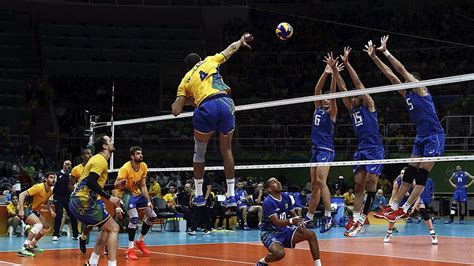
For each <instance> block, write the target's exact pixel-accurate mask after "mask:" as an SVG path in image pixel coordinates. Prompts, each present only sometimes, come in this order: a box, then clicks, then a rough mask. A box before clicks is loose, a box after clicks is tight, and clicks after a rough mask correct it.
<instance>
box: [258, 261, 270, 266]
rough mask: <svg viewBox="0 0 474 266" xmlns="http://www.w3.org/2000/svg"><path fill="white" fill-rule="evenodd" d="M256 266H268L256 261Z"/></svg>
mask: <svg viewBox="0 0 474 266" xmlns="http://www.w3.org/2000/svg"><path fill="white" fill-rule="evenodd" d="M257 266H268V264H267V263H263V262H261V261H258V262H257Z"/></svg>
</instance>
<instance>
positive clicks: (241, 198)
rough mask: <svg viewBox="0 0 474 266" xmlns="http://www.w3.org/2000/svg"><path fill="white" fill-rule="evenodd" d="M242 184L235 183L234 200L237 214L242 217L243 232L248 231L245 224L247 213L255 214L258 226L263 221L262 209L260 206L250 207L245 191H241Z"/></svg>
mask: <svg viewBox="0 0 474 266" xmlns="http://www.w3.org/2000/svg"><path fill="white" fill-rule="evenodd" d="M243 186H244V183H243V182H242V181H239V182H238V183H237V189H236V190H235V198H236V199H237V213H238V214H240V215H241V217H242V222H243V225H242V228H243V229H244V230H249V229H250V228H249V226H248V223H247V214H248V213H255V212H256V213H257V217H258V224H260V223H262V219H263V208H262V206H260V205H252V204H251V202H250V200H249V196H248V195H247V191H245V190H244V189H243Z"/></svg>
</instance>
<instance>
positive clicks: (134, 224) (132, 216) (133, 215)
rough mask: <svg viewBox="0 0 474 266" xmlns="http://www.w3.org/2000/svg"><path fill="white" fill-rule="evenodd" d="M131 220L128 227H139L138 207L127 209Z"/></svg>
mask: <svg viewBox="0 0 474 266" xmlns="http://www.w3.org/2000/svg"><path fill="white" fill-rule="evenodd" d="M127 213H128V217H129V218H130V222H129V223H128V228H137V227H138V211H137V209H136V208H133V209H130V210H128V211H127Z"/></svg>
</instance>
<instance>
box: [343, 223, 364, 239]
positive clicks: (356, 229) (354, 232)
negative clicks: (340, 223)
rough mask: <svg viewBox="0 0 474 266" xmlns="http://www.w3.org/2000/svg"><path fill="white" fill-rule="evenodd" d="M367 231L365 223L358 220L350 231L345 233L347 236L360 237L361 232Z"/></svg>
mask: <svg viewBox="0 0 474 266" xmlns="http://www.w3.org/2000/svg"><path fill="white" fill-rule="evenodd" d="M363 232H365V225H364V224H362V223H361V222H360V221H357V223H355V224H354V225H353V226H352V227H351V229H349V231H347V232H345V233H344V236H346V237H358V236H359V235H360V234H362V233H363Z"/></svg>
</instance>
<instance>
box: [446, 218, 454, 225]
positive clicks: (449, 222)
mask: <svg viewBox="0 0 474 266" xmlns="http://www.w3.org/2000/svg"><path fill="white" fill-rule="evenodd" d="M453 222H454V221H453V220H451V219H449V220H447V221H444V223H445V224H452V223H453Z"/></svg>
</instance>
